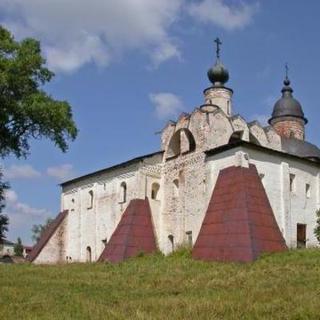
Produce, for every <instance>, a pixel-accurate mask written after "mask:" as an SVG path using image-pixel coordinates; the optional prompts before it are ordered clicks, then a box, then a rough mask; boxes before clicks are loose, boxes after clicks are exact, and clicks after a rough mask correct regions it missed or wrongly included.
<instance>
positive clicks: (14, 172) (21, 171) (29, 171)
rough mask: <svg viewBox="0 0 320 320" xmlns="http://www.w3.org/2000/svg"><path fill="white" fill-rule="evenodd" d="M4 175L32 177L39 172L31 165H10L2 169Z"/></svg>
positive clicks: (8, 176) (38, 175)
mask: <svg viewBox="0 0 320 320" xmlns="http://www.w3.org/2000/svg"><path fill="white" fill-rule="evenodd" d="M4 175H5V178H7V179H32V178H38V177H40V176H41V173H40V172H39V171H37V170H35V169H34V168H33V167H32V166H31V165H28V164H25V165H12V166H10V167H8V168H5V169H4Z"/></svg>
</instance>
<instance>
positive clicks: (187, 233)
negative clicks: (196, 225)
mask: <svg viewBox="0 0 320 320" xmlns="http://www.w3.org/2000/svg"><path fill="white" fill-rule="evenodd" d="M186 235H187V242H188V246H189V247H192V244H193V241H192V231H187V232H186Z"/></svg>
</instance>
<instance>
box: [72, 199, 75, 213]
mask: <svg viewBox="0 0 320 320" xmlns="http://www.w3.org/2000/svg"><path fill="white" fill-rule="evenodd" d="M74 204H75V200H74V198H72V199H71V211H74Z"/></svg>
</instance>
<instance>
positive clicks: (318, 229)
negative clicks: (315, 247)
mask: <svg viewBox="0 0 320 320" xmlns="http://www.w3.org/2000/svg"><path fill="white" fill-rule="evenodd" d="M316 215H317V221H316V227H315V228H314V235H315V236H316V238H317V240H318V242H319V243H320V209H318V210H317V211H316Z"/></svg>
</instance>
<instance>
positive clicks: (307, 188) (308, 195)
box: [306, 183, 311, 198]
mask: <svg viewBox="0 0 320 320" xmlns="http://www.w3.org/2000/svg"><path fill="white" fill-rule="evenodd" d="M306 197H307V198H310V197H311V186H310V184H309V183H307V184H306Z"/></svg>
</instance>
